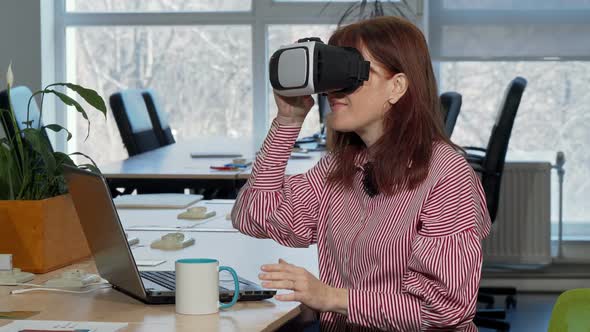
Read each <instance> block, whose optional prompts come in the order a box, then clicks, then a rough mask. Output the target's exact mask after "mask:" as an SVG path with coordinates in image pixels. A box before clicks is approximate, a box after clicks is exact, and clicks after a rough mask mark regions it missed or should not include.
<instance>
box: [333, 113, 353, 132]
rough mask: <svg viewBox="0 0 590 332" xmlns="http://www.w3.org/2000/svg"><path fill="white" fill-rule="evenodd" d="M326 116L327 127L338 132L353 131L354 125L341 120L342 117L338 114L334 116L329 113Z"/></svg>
mask: <svg viewBox="0 0 590 332" xmlns="http://www.w3.org/2000/svg"><path fill="white" fill-rule="evenodd" d="M330 115H331V116H329V118H328V127H330V128H331V129H334V130H336V131H339V132H343V133H347V132H351V131H354V129H355V128H354V126H351V124H350V123H347V121H343V119H341V118H339V117H338V116H334V114H330Z"/></svg>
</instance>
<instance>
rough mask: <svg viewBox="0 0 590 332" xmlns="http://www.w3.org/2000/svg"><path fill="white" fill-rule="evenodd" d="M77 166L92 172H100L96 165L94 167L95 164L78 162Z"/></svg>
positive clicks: (99, 173)
mask: <svg viewBox="0 0 590 332" xmlns="http://www.w3.org/2000/svg"><path fill="white" fill-rule="evenodd" d="M78 167H80V168H82V169H87V170H89V171H91V172H92V173H94V174H98V175H101V174H102V173H101V172H100V169H98V167H96V165H93V164H80V165H78Z"/></svg>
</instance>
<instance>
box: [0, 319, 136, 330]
mask: <svg viewBox="0 0 590 332" xmlns="http://www.w3.org/2000/svg"><path fill="white" fill-rule="evenodd" d="M126 326H127V323H102V322H67V321H56V320H17V321H14V322H12V323H10V324H8V325H5V326H2V327H0V332H19V331H30V332H33V331H61V332H70V331H71V332H115V331H118V330H120V329H122V328H124V327H126Z"/></svg>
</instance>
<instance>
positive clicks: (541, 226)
mask: <svg viewBox="0 0 590 332" xmlns="http://www.w3.org/2000/svg"><path fill="white" fill-rule="evenodd" d="M482 245H483V252H484V263H485V264H486V265H488V264H490V263H491V264H549V263H550V262H551V164H550V163H548V162H546V163H542V162H513V163H506V165H505V167H504V173H503V176H502V185H501V189H500V205H499V206H498V214H497V216H496V221H495V222H494V224H493V225H492V231H491V232H490V235H489V236H488V237H487V238H486V239H485V240H484V241H483V243H482Z"/></svg>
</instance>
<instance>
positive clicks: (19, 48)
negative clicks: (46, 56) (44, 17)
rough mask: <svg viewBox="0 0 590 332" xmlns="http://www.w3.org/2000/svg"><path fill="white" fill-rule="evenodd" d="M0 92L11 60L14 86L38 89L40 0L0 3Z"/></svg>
mask: <svg viewBox="0 0 590 332" xmlns="http://www.w3.org/2000/svg"><path fill="white" fill-rule="evenodd" d="M0 45H1V46H0V90H3V89H5V87H6V69H7V68H8V64H9V63H10V61H12V70H13V72H14V77H15V85H26V86H28V87H30V88H31V90H39V89H41V76H42V75H41V4H40V0H8V1H2V5H1V9H0Z"/></svg>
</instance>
